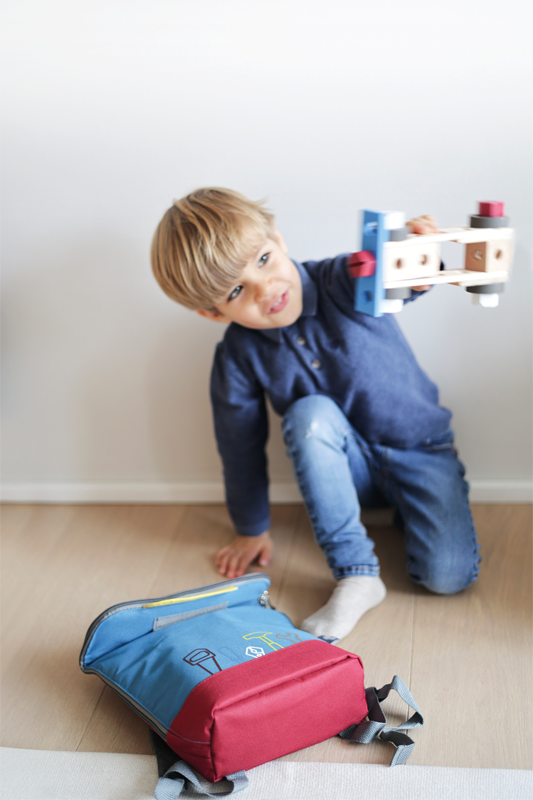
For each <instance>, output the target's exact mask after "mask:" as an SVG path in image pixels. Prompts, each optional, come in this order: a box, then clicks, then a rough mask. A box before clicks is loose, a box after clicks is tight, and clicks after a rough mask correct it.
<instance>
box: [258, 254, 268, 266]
mask: <svg viewBox="0 0 533 800" xmlns="http://www.w3.org/2000/svg"><path fill="white" fill-rule="evenodd" d="M269 255H270V253H265V254H264V255H262V256H261V258H260V259H259V266H260V267H263V266H264V265H265V264H266V262H267V261H268V257H269Z"/></svg>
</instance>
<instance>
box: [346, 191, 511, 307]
mask: <svg viewBox="0 0 533 800" xmlns="http://www.w3.org/2000/svg"><path fill="white" fill-rule="evenodd" d="M503 211H504V208H503V203H500V202H482V203H480V204H479V214H476V215H472V216H471V217H470V226H465V227H456V228H442V229H441V230H440V231H439V232H438V233H430V234H410V233H408V229H407V228H406V227H405V217H404V215H403V214H402V213H401V212H391V211H384V212H379V211H368V210H366V211H364V212H363V229H362V249H361V251H359V252H358V253H353V254H352V255H351V256H349V258H348V273H349V275H350V276H351V277H352V278H355V279H356V285H355V302H354V306H355V309H356V311H361V312H362V313H364V314H370V315H371V316H373V317H379V316H381V315H382V314H384V313H388V312H389V313H390V312H396V311H401V309H402V308H403V303H404V300H405V299H407V298H408V297H410V296H411V291H412V287H414V286H421V285H431V284H437V283H450V284H453V285H455V286H463V287H465V288H466V289H467V291H468V292H470V293H471V294H472V300H473V302H474V303H476V304H477V305H481V306H485V307H487V308H492V307H494V306H497V305H498V300H499V295H500V294H501V293H502V291H503V287H504V284H505V283H506V282H507V281H508V280H509V271H510V268H511V261H512V256H513V229H512V228H510V227H509V220H508V218H507V217H505V216H504V215H503ZM441 242H458V243H459V244H464V245H466V247H465V265H464V269H442V268H441V258H440V244H441Z"/></svg>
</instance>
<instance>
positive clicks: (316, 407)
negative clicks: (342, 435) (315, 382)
mask: <svg viewBox="0 0 533 800" xmlns="http://www.w3.org/2000/svg"><path fill="white" fill-rule="evenodd" d="M343 418H344V415H343V413H342V411H341V410H340V408H339V407H338V405H337V404H336V403H335V402H334V401H333V400H331V399H330V398H329V397H326V396H325V395H323V394H310V395H307V396H306V397H301V398H300V399H299V400H296V402H294V403H293V404H292V405H291V406H289V408H288V409H287V411H286V412H285V415H284V417H283V421H282V428H283V434H284V436H285V438H286V436H287V432H288V431H289V430H290V431H291V432H293V433H295V434H296V436H297V437H298V438H300V439H301V438H306V439H309V438H312V437H313V436H314V435H319V434H320V432H321V431H324V430H325V429H328V428H331V427H337V426H338V425H339V424H340V423H342V420H343Z"/></svg>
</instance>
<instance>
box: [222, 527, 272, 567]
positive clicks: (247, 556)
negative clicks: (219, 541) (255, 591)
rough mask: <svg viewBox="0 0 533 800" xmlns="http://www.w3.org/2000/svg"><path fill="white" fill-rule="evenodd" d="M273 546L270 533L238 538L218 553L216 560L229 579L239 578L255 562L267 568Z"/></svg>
mask: <svg viewBox="0 0 533 800" xmlns="http://www.w3.org/2000/svg"><path fill="white" fill-rule="evenodd" d="M273 546H274V545H273V542H272V539H271V538H270V534H269V532H268V531H265V532H264V533H262V534H261V535H260V536H236V537H235V539H234V540H233V541H232V542H231V544H228V545H227V546H226V547H223V548H222V549H221V550H219V551H218V553H217V557H216V559H215V561H216V565H217V567H218V571H219V572H220V574H221V575H226V577H227V578H239V577H240V576H241V575H243V574H244V570H245V569H246V567H247V566H248V565H249V564H251V563H252V562H253V561H258V562H259V565H260V566H261V567H265V566H266V565H267V564H268V562H269V561H270V559H271V558H272V549H273Z"/></svg>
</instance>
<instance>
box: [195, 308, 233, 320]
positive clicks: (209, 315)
mask: <svg viewBox="0 0 533 800" xmlns="http://www.w3.org/2000/svg"><path fill="white" fill-rule="evenodd" d="M195 311H196V313H197V314H200V316H201V317H205V318H206V319H212V320H213V321H214V322H231V320H230V319H228V318H227V317H225V316H224V314H221V313H220V312H219V311H216V310H215V309H213V311H208V310H207V309H205V308H197V309H195Z"/></svg>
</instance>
